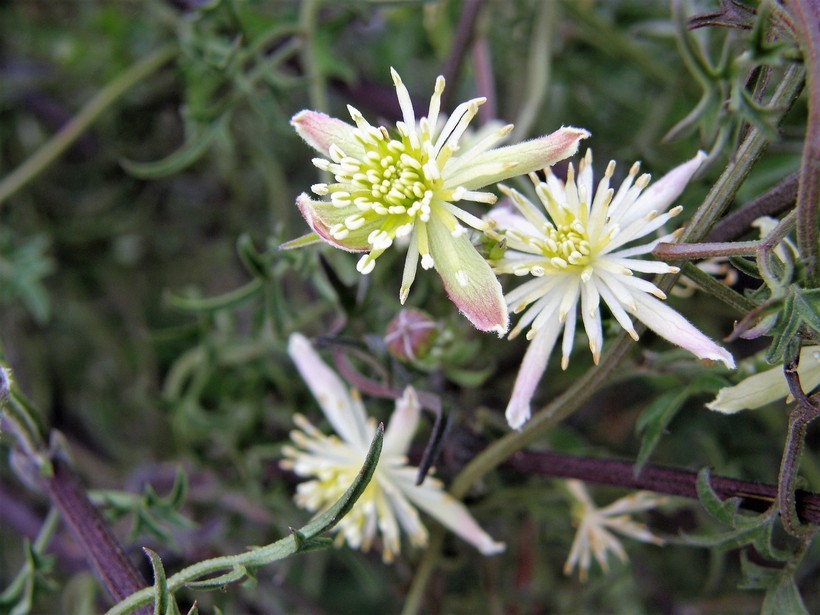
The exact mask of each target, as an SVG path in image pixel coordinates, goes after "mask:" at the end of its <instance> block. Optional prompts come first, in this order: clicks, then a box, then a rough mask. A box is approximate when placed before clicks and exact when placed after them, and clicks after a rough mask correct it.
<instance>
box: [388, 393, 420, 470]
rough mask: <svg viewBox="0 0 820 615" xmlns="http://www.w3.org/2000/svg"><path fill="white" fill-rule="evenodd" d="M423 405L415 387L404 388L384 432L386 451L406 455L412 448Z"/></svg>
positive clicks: (391, 453)
mask: <svg viewBox="0 0 820 615" xmlns="http://www.w3.org/2000/svg"><path fill="white" fill-rule="evenodd" d="M420 413H421V405H420V404H419V398H418V396H417V395H416V391H415V389H413V387H407V388H406V389H404V393H403V394H402V396H401V397H400V398H399V399H397V400H396V410H395V412H393V415H392V416H391V417H390V422H389V423H388V424H387V429H386V430H385V432H384V451H385V453H386V454H390V455H399V456H402V455H405V454H406V453H407V449H408V448H410V441H411V440H412V439H413V435H415V433H416V425H418V422H419V414H420Z"/></svg>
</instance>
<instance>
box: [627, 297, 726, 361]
mask: <svg viewBox="0 0 820 615" xmlns="http://www.w3.org/2000/svg"><path fill="white" fill-rule="evenodd" d="M634 300H635V305H636V310H635V316H636V317H637V318H638V319H639V320H640V321H641V322H643V323H644V324H645V325H646V326H647V327H649V328H650V329H652V330H653V331H654V332H655V333H657V334H658V335H660V336H661V337H662V338H664V339H666V340H668V341H670V342H672V343H673V344H675V345H676V346H680V347H681V348H684V349H686V350H688V351H689V352H691V353H692V354H694V355H695V356H696V357H698V358H700V359H706V360H709V361H721V362H722V363H723V364H724V365H726V367H728V368H730V369H734V367H735V360H734V359H733V358H732V355H731V354H729V353H728V352H727V351H726V350H725V349H723V348H721V347H720V346H718V345H717V344H716V343H715V342H713V341H712V340H710V339H709V338H708V337H706V336H705V335H704V334H703V333H701V332H700V331H698V330H697V329H696V328H695V327H694V326H693V325H692V324H691V323H690V322H689V321H688V320H686V319H685V318H684V317H683V316H681V315H680V314H678V313H677V312H676V311H675V310H673V309H672V308H671V307H669V306H668V305H666V304H665V303H663V302H662V301H660V300H658V299H655V297H652V296H650V295H646V294H644V293H636V294H635V296H634Z"/></svg>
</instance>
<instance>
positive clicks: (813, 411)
mask: <svg viewBox="0 0 820 615" xmlns="http://www.w3.org/2000/svg"><path fill="white" fill-rule="evenodd" d="M786 354H787V359H786V361H784V363H783V374H784V375H785V377H786V382H787V383H788V384H789V391H790V392H791V394H792V397H794V400H795V408H794V410H792V411H791V412H790V413H789V431H788V436H787V437H786V445H785V447H784V449H783V457H782V459H781V461H780V473H779V475H778V480H777V499H778V503H779V505H780V518H781V520H782V521H783V527H784V528H785V529H786V531H787V532H789V534H791V535H793V536H802V535H803V534H806V533H807V532H808V531H809V530H810V528H809V527H808V526H804V525H801V523H800V520H799V519H798V511H797V507H796V495H795V489H794V485H795V481H796V480H797V469H798V467H799V464H800V455H801V454H802V452H803V444H804V443H805V440H806V431H807V429H808V426H809V424H810V423H811V422H812V421H813V420H815V419H816V418H817V417H818V416H820V406H818V404H817V403H816V399H815V400H813V399H812V398H810V397H809V396H808V395H806V393H805V392H804V391H803V387H802V386H801V384H800V375H799V374H798V372H797V367H798V364H799V362H800V347H799V343H793V344H790V346H789V348H788V350H787V353H786Z"/></svg>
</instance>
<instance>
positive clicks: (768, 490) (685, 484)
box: [504, 451, 820, 523]
mask: <svg viewBox="0 0 820 615" xmlns="http://www.w3.org/2000/svg"><path fill="white" fill-rule="evenodd" d="M504 467H505V468H511V469H513V470H516V471H519V472H521V473H523V474H527V475H530V474H540V475H543V476H554V477H556V478H577V479H579V480H582V481H585V482H588V483H596V484H599V485H611V486H615V487H624V488H626V489H641V490H648V491H654V492H656V493H664V494H668V495H675V496H679V497H684V498H693V499H697V497H698V495H697V480H698V473H697V472H692V471H689V470H681V469H678V468H669V467H664V466H652V465H647V466H644V468H643V469H642V470H641V473H640V474H639V475H638V476H637V477H636V476H635V474H634V472H635V465H634V464H633V463H631V462H628V461H621V460H618V459H595V458H591V457H577V456H575V455H567V454H565V453H553V452H541V451H539V452H530V451H519V452H518V453H516V454H515V455H513V456H512V457H510V459H509V460H507V461H506V462H505V464H504ZM709 484H710V486H711V487H712V489H713V490H714V491H715V493H716V494H717V495H718V496H720V498H721V499H724V500H725V499H727V498H740V506H741V508H745V509H747V510H754V511H756V512H763V511H765V510H767V509H769V508H770V507H771V505H772V504H773V503H774V502H775V500H776V499H777V487H776V486H774V485H766V484H762V483H753V482H749V481H742V480H735V479H733V478H727V477H722V476H710V478H709ZM796 502H797V514H798V516H799V517H800V518H801V519H802V520H804V521H806V522H808V523H820V494H817V493H811V492H808V491H798V493H797V498H796Z"/></svg>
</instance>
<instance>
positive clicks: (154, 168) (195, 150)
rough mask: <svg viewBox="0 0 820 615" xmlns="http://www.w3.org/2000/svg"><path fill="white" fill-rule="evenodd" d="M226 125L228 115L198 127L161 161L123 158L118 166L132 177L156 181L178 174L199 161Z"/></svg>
mask: <svg viewBox="0 0 820 615" xmlns="http://www.w3.org/2000/svg"><path fill="white" fill-rule="evenodd" d="M227 124H228V114H225V115H223V116H222V117H220V118H219V119H218V120H217V121H214V122H213V123H212V124H209V125H207V126H205V127H198V128H197V129H195V130H194V131H193V134H192V135H191V136H190V137H189V138H188V140H186V141H185V143H183V144H182V145H181V146H180V147H179V149H177V150H176V151H175V152H173V153H172V154H169V155H168V156H166V157H165V158H163V159H161V160H155V161H153V162H136V161H134V160H127V159H125V158H123V159H121V160H120V165H122V167H123V168H124V169H125V170H126V171H127V172H128V173H130V174H131V175H133V176H134V177H138V178H140V179H156V178H158V177H166V176H168V175H174V174H175V173H179V172H180V171H182V170H183V169H185V168H187V167H189V166H191V165H192V164H193V163H195V162H196V161H197V160H199V159H200V158H201V157H202V156H203V155H204V154H205V152H207V151H208V149H210V147H211V143H212V142H213V140H214V139H215V138H216V136H217V135H219V134H220V133H221V132H224V130H225V127H226V126H227Z"/></svg>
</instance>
